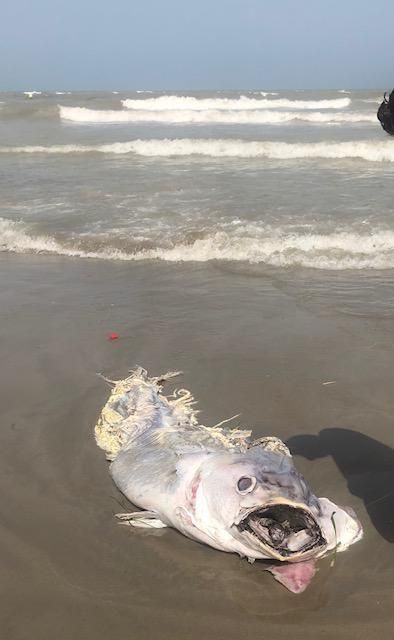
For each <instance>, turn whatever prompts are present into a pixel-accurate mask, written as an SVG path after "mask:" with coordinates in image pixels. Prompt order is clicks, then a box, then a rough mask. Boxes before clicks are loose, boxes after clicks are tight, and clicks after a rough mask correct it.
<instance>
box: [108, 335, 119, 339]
mask: <svg viewBox="0 0 394 640" xmlns="http://www.w3.org/2000/svg"><path fill="white" fill-rule="evenodd" d="M107 340H119V333H109V334H108V335H107Z"/></svg>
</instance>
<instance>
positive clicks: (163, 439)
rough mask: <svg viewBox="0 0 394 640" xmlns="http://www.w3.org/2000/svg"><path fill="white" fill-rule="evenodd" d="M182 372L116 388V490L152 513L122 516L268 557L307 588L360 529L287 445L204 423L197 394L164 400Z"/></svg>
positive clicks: (112, 432)
mask: <svg viewBox="0 0 394 640" xmlns="http://www.w3.org/2000/svg"><path fill="white" fill-rule="evenodd" d="M174 375H177V374H175V373H169V374H166V375H164V376H160V377H157V378H149V377H148V375H147V373H146V371H145V370H143V369H140V368H139V369H136V370H135V371H134V372H133V373H132V374H131V375H130V376H129V377H127V378H126V379H124V380H120V381H117V382H113V385H114V386H113V389H112V393H111V395H110V397H109V399H108V401H107V403H106V405H105V406H104V408H103V410H102V413H101V416H100V418H99V421H98V423H97V425H96V428H95V436H96V441H97V444H98V445H99V446H100V447H101V448H102V449H104V451H105V452H106V455H107V458H108V459H109V460H110V461H111V466H110V472H111V475H112V478H113V480H114V482H115V484H116V485H117V487H118V488H119V489H120V491H122V493H123V494H124V495H125V496H126V497H127V498H128V499H129V500H130V501H131V502H132V503H133V504H134V505H136V506H137V507H139V508H141V509H143V511H138V512H134V513H130V514H119V517H120V519H121V520H123V521H124V522H126V523H128V524H130V525H131V526H135V527H166V526H169V527H173V528H175V529H178V530H179V531H180V532H182V533H183V534H184V535H185V536H187V537H189V538H191V539H193V540H197V541H199V542H203V543H205V544H208V545H210V546H211V547H214V548H216V549H219V550H221V551H227V552H233V553H237V554H239V555H240V556H242V557H246V558H248V559H249V560H250V561H251V562H253V561H254V560H265V561H266V562H267V563H268V564H266V565H265V568H267V569H268V570H269V571H271V573H272V574H273V575H274V577H275V578H276V579H277V580H279V581H280V582H281V583H282V584H284V585H285V586H286V587H287V588H289V589H290V590H291V591H293V592H297V593H298V592H301V591H303V590H304V589H305V588H306V586H307V584H308V583H309V582H310V580H311V579H312V577H313V575H314V572H315V561H316V559H318V558H321V557H323V556H325V555H327V554H329V553H330V552H332V551H334V549H335V550H336V551H343V550H345V549H346V548H347V547H348V546H349V545H351V544H353V543H354V542H356V541H357V540H359V539H360V538H361V537H362V528H361V525H360V523H359V522H358V520H357V518H356V517H355V515H354V513H353V512H352V511H351V510H350V509H346V508H342V507H339V506H337V505H335V504H334V503H332V502H331V501H330V500H328V499H327V498H320V499H319V498H317V497H316V496H315V495H314V494H313V493H312V491H311V490H310V488H309V487H308V485H307V483H306V481H305V480H304V478H303V477H302V475H301V474H300V473H299V472H298V471H297V470H296V468H295V466H294V463H293V459H292V457H291V455H290V452H289V450H288V449H287V447H286V445H285V444H284V443H283V442H282V441H281V440H279V439H278V438H275V437H264V438H260V439H258V440H253V439H252V435H251V432H250V431H245V430H241V429H232V430H230V429H227V428H224V427H222V426H221V425H217V426H214V427H206V426H204V425H202V424H200V423H199V421H198V419H197V412H196V411H195V410H194V404H195V403H194V399H193V397H192V395H191V393H190V392H188V391H186V390H184V389H181V390H180V391H178V392H175V393H174V394H173V395H172V396H165V395H164V394H163V384H164V382H165V381H166V380H167V379H168V378H171V377H173V376H174Z"/></svg>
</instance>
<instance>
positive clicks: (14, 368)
mask: <svg viewBox="0 0 394 640" xmlns="http://www.w3.org/2000/svg"><path fill="white" fill-rule="evenodd" d="M0 270H1V285H0V320H1V321H0V396H1V404H0V406H1V430H0V438H1V446H0V457H1V464H0V482H1V487H2V500H1V503H0V509H1V518H0V544H1V549H2V571H1V575H0V585H1V599H0V610H1V618H2V625H1V626H2V637H4V638H7V640H31V639H36V638H37V639H39V640H53V639H56V640H70V638H73V639H74V640H89V639H90V638H92V639H93V638H94V639H95V640H101V639H103V640H104V639H105V640H108V639H109V638H110V639H111V640H112V639H117V638H144V639H145V638H147V639H149V638H152V639H160V640H161V639H163V640H167V639H170V638H171V639H172V640H173V639H174V638H179V639H180V640H186V639H189V638H190V639H197V638H198V639H201V638H212V639H214V638H215V639H221V638H223V639H224V638H226V640H227V639H232V638H234V639H235V638H237V639H239V638H240V637H242V638H252V637H253V638H255V637H264V638H266V637H267V638H275V639H276V640H280V639H281V638H292V639H293V640H297V639H298V638H299V639H302V640H305V639H309V638H310V639H312V638H313V639H316V638H327V639H331V638H335V639H352V638H354V639H356V638H357V639H358V640H360V639H364V638H365V639H368V640H369V639H370V638H372V637H379V638H381V639H382V640H383V639H384V638H390V637H391V636H392V629H393V623H394V611H393V595H394V594H393V585H394V569H393V559H394V545H393V544H392V543H393V540H394V504H393V496H392V495H389V496H388V497H384V496H385V495H386V494H390V492H391V491H392V490H393V489H394V482H393V481H394V461H393V459H394V452H393V447H394V430H393V414H394V396H393V377H394V364H393V363H394V358H393V356H394V340H393V338H394V325H393V323H392V319H391V318H387V317H385V318H380V319H379V318H374V317H373V316H372V315H371V314H369V316H366V317H362V316H361V315H360V316H352V315H345V314H342V313H340V312H338V310H337V309H335V308H328V307H325V308H324V309H323V308H318V307H316V306H313V305H309V304H308V302H307V301H304V302H303V301H302V300H300V299H299V298H296V297H295V296H293V295H291V294H290V293H289V290H288V289H287V290H286V291H283V289H281V288H280V287H278V286H276V284H275V281H274V280H273V279H270V278H253V277H247V276H246V275H243V274H229V273H228V272H227V271H225V270H222V269H220V268H218V267H215V266H214V265H201V266H200V265H190V264H189V265H185V266H179V265H163V264H162V265H146V264H144V265H139V264H135V265H133V264H111V263H108V262H107V263H102V262H94V261H91V262H90V261H78V260H75V261H72V260H69V259H64V260H63V259H59V258H51V257H44V256H13V255H7V256H1V257H0ZM110 331H116V332H118V333H119V334H120V336H121V339H120V340H119V341H117V342H109V341H107V340H106V334H107V333H108V332H110ZM135 364H140V365H142V366H144V367H146V368H147V369H149V371H151V372H152V373H153V374H157V373H162V372H164V371H166V370H168V369H182V370H183V371H184V372H185V375H184V378H183V380H182V384H184V386H186V387H188V388H191V389H192V391H193V393H194V394H195V396H196V398H197V399H198V400H199V404H200V408H201V411H202V416H201V419H202V421H203V422H205V423H206V424H211V423H214V422H215V423H216V422H218V421H219V420H221V419H223V418H225V417H228V416H231V415H233V414H235V413H239V412H241V413H242V418H241V421H242V424H243V425H244V426H247V427H250V426H251V427H254V432H255V434H256V436H258V435H263V434H273V435H277V436H279V437H281V438H283V439H290V442H291V443H292V445H293V447H294V450H295V451H296V452H297V466H298V467H299V468H300V470H301V471H303V473H304V474H305V476H306V478H307V480H308V481H309V483H310V485H311V486H312V488H313V490H314V491H315V492H316V493H317V494H318V495H326V496H328V497H330V498H332V499H333V500H335V501H336V502H338V503H339V504H347V505H350V506H352V507H353V508H354V509H355V510H356V512H357V514H358V516H359V518H360V519H361V521H362V523H363V525H364V528H365V538H364V540H363V541H362V542H360V543H359V544H357V545H355V546H354V547H352V548H351V549H350V550H349V551H347V552H346V553H344V554H339V555H338V556H337V558H336V560H335V564H334V566H333V567H331V566H330V560H331V559H329V560H324V561H321V562H320V563H319V568H320V569H319V572H318V574H317V576H316V578H315V579H314V581H313V582H312V584H311V586H310V587H309V589H308V590H307V591H306V592H305V593H304V594H302V595H299V596H295V595H292V594H290V593H288V592H286V591H285V590H284V589H283V587H281V586H280V585H279V584H278V583H276V582H275V581H274V579H273V578H272V576H271V575H269V574H268V573H265V572H263V571H262V570H261V567H260V566H259V565H258V563H255V565H253V566H251V565H249V564H248V563H247V562H246V561H243V560H241V559H239V558H238V557H236V556H233V555H230V554H225V553H220V552H218V551H215V550H213V549H210V548H207V547H205V546H202V545H199V544H197V543H194V542H191V541H189V540H187V539H186V538H184V537H182V536H181V535H180V534H178V533H177V532H175V531H159V532H155V533H146V532H143V531H137V532H135V531H130V530H129V529H127V528H125V527H119V526H117V525H116V524H115V522H114V518H113V513H115V512H116V511H118V510H119V503H121V504H122V505H123V507H124V508H126V509H127V508H128V506H127V501H126V500H125V499H124V498H123V497H122V496H121V495H120V494H119V493H118V491H117V490H116V489H115V487H114V485H113V484H112V481H111V479H110V477H109V474H108V465H107V463H106V461H105V459H104V456H103V454H102V452H101V451H100V450H99V449H98V448H97V447H96V445H95V442H94V438H93V435H92V430H93V426H94V424H95V422H96V419H97V416H98V413H99V412H100V409H101V407H102V405H103V404H104V402H105V400H106V398H107V395H108V388H107V387H106V385H105V383H104V382H103V381H102V380H100V379H99V378H98V377H97V376H96V375H95V373H96V372H103V373H104V374H106V375H107V376H108V377H117V376H119V377H122V376H124V374H125V373H126V372H127V370H128V369H130V368H131V367H132V366H134V365H135ZM328 382H331V383H332V384H325V383H328ZM355 432H356V433H355ZM303 434H308V435H313V434H314V435H316V434H320V435H319V437H318V438H316V439H313V438H312V439H311V438H302V437H300V436H301V435H303ZM360 434H361V435H360ZM123 507H122V508H123Z"/></svg>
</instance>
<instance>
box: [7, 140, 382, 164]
mask: <svg viewBox="0 0 394 640" xmlns="http://www.w3.org/2000/svg"><path fill="white" fill-rule="evenodd" d="M0 153H41V154H79V153H106V154H115V155H123V154H136V155H139V156H146V157H163V158H166V157H188V156H204V157H211V158H262V159H264V158H266V159H273V160H297V159H322V160H329V159H342V160H353V159H360V160H366V161H369V162H394V145H393V143H392V141H391V140H381V141H379V144H377V142H376V140H363V141H352V142H310V143H297V142H295V143H288V142H266V141H248V140H230V139H213V138H207V139H201V138H175V139H150V140H141V139H139V140H131V141H129V142H114V143H109V144H98V145H82V144H68V145H48V146H45V145H26V146H14V147H6V146H3V147H0Z"/></svg>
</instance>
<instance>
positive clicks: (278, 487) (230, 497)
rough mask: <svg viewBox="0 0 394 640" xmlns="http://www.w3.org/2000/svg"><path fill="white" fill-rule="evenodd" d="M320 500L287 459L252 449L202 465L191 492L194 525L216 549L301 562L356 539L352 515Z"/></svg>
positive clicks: (259, 557) (252, 556)
mask: <svg viewBox="0 0 394 640" xmlns="http://www.w3.org/2000/svg"><path fill="white" fill-rule="evenodd" d="M322 500H323V502H322V501H320V500H319V499H318V498H316V496H314V495H313V493H312V492H311V490H310V489H309V487H308V485H307V483H306V481H305V480H304V478H303V476H302V475H301V474H300V473H299V472H298V471H297V470H296V469H295V467H294V464H293V461H292V458H291V457H290V456H289V455H286V454H282V453H277V452H272V451H265V450H264V449H262V448H260V447H256V448H255V449H251V450H249V451H247V452H245V453H229V454H227V455H222V456H213V457H212V458H211V459H210V460H208V461H207V463H206V464H205V465H204V466H203V468H202V470H201V473H200V483H199V488H198V491H197V492H196V500H195V522H196V524H197V526H199V528H200V529H203V530H204V531H205V533H206V534H207V535H209V536H210V538H211V539H212V540H214V541H215V545H214V546H216V547H217V548H221V549H223V550H226V551H235V552H237V553H239V554H240V555H242V556H247V557H249V558H256V559H267V560H274V561H280V562H302V561H306V560H310V559H311V558H312V559H313V558H317V557H321V556H323V555H325V554H326V553H327V552H328V551H329V550H331V549H334V548H335V547H336V546H339V547H340V545H342V547H343V548H346V547H347V546H349V544H352V542H355V541H356V539H358V538H359V537H360V525H359V523H358V521H357V519H356V518H355V516H354V514H352V513H349V512H348V511H346V510H343V509H342V508H340V507H336V505H334V504H333V503H330V502H329V501H326V502H324V500H325V499H322ZM335 519H337V520H335ZM336 522H337V524H336ZM340 550H342V549H340Z"/></svg>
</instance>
